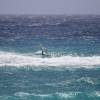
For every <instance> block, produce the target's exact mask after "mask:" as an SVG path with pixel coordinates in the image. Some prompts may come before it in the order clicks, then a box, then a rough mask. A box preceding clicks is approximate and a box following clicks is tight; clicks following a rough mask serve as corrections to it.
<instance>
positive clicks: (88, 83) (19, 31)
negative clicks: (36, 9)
mask: <svg viewBox="0 0 100 100" xmlns="http://www.w3.org/2000/svg"><path fill="white" fill-rule="evenodd" d="M40 44H42V45H43V47H45V48H47V49H48V53H49V55H50V57H42V55H41V50H40V46H39V45H40ZM99 99H100V16H94V15H88V16H63V15H51V16H50V15H46V16H42V15H41V16H37V15H35V16H28V15H23V16H15V15H0V100H99Z"/></svg>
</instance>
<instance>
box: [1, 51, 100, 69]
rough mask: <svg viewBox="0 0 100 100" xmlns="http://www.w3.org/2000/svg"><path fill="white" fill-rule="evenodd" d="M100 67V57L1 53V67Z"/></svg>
mask: <svg viewBox="0 0 100 100" xmlns="http://www.w3.org/2000/svg"><path fill="white" fill-rule="evenodd" d="M95 65H100V56H92V57H89V56H88V57H81V56H61V57H51V58H42V57H37V56H34V55H33V56H29V55H22V54H18V53H12V52H3V51H0V66H16V67H21V66H35V67H38V66H42V67H47V66H51V67H52V66H53V67H62V66H63V67H68V66H69V67H72V68H73V67H75V68H76V67H78V68H79V67H86V68H87V67H88V68H93V67H95Z"/></svg>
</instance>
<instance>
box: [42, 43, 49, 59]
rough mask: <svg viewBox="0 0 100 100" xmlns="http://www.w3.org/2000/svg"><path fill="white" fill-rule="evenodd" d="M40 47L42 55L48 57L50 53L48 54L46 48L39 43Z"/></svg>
mask: <svg viewBox="0 0 100 100" xmlns="http://www.w3.org/2000/svg"><path fill="white" fill-rule="evenodd" d="M40 48H41V55H42V57H50V55H49V54H48V50H47V48H45V47H43V46H42V45H41V44H40Z"/></svg>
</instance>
